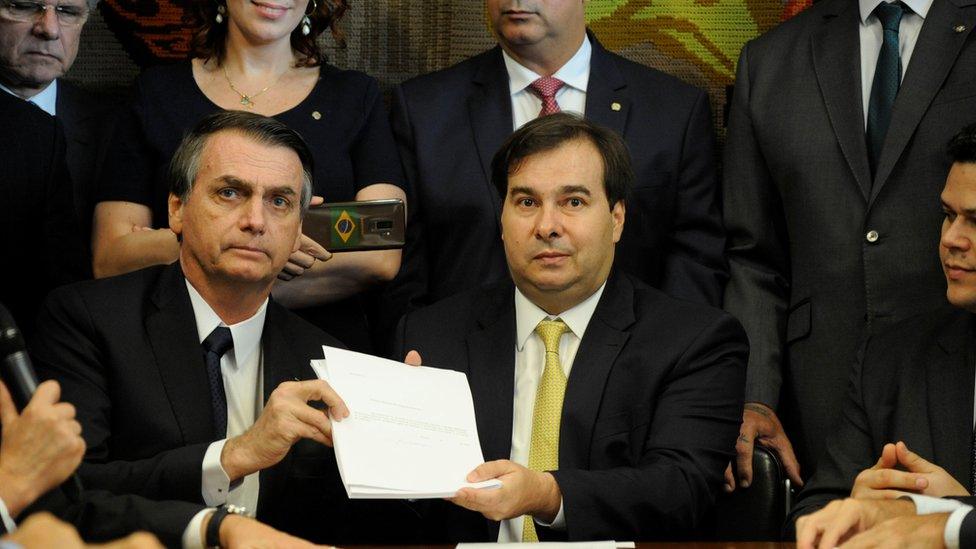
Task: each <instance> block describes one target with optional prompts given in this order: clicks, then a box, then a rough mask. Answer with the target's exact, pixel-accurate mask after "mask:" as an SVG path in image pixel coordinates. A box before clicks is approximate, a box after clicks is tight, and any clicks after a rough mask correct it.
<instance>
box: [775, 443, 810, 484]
mask: <svg viewBox="0 0 976 549" xmlns="http://www.w3.org/2000/svg"><path fill="white" fill-rule="evenodd" d="M769 446H771V447H772V448H773V450H775V451H776V455H777V456H779V461H780V463H782V464H783V470H784V471H786V476H787V477H789V479H790V482H792V483H793V484H794V485H795V486H798V487H800V486H803V477H801V476H800V462H799V460H797V459H796V454H795V453H793V445H792V444H790V439H788V438H786V436H785V435H784V436H780V437H776V438H775V439H773V440H772V441H770V444H769Z"/></svg>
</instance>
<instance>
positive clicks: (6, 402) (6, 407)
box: [0, 382, 20, 431]
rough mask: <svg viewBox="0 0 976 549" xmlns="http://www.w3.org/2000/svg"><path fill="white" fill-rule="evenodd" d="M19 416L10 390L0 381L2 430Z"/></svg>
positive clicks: (0, 422) (0, 423)
mask: <svg viewBox="0 0 976 549" xmlns="http://www.w3.org/2000/svg"><path fill="white" fill-rule="evenodd" d="M18 417H20V414H18V413H17V407H16V406H14V399H13V397H11V396H10V391H8V390H7V386H6V385H4V384H3V382H0V425H2V426H3V430H4V431H6V430H7V427H9V426H10V424H11V423H13V421H14V420H16V419H17V418H18Z"/></svg>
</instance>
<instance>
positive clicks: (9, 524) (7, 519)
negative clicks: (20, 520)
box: [0, 499, 17, 534]
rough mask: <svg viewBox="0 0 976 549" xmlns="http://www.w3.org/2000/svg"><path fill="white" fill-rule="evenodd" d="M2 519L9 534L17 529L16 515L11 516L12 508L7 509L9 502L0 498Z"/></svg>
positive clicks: (0, 516)
mask: <svg viewBox="0 0 976 549" xmlns="http://www.w3.org/2000/svg"><path fill="white" fill-rule="evenodd" d="M0 520H2V521H3V528H4V529H5V530H6V531H7V533H8V534H10V533H12V532H13V531H14V530H16V529H17V522H16V521H15V520H14V517H12V516H10V510H9V509H7V504H6V503H4V501H3V500H2V499H0Z"/></svg>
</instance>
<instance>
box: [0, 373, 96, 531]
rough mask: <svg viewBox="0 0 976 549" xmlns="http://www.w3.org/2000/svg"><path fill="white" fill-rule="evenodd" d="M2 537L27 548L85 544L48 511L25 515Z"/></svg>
mask: <svg viewBox="0 0 976 549" xmlns="http://www.w3.org/2000/svg"><path fill="white" fill-rule="evenodd" d="M38 389H39V387H38ZM4 437H6V434H5V435H4ZM3 539H4V541H12V542H14V543H18V544H20V545H22V546H23V547H25V548H27V549H32V548H35V547H37V548H42V547H58V548H64V549H78V548H81V547H84V546H85V543H84V542H83V541H81V536H79V535H78V531H77V530H75V528H74V526H71V525H70V524H68V523H66V522H62V521H60V520H58V519H56V518H54V515H52V514H51V513H48V512H41V513H34V514H33V515H31V516H29V517H27V520H25V521H24V522H23V523H21V524H20V525H19V526H18V527H17V531H16V532H13V533H11V534H8V535H6V536H4V537H3Z"/></svg>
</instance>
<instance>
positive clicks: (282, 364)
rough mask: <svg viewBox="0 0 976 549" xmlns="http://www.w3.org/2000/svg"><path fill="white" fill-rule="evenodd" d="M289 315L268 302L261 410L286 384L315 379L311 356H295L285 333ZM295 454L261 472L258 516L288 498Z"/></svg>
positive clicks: (263, 333) (264, 333)
mask: <svg viewBox="0 0 976 549" xmlns="http://www.w3.org/2000/svg"><path fill="white" fill-rule="evenodd" d="M287 314H288V313H287V311H285V310H284V309H283V308H282V306H281V305H278V304H277V303H275V302H274V301H273V300H272V301H269V302H268V313H267V315H266V316H265V318H264V330H263V331H262V332H261V353H262V354H261V356H262V371H263V372H262V384H263V385H264V388H263V391H262V392H263V394H264V402H263V403H262V409H263V407H264V404H266V403H267V402H268V399H269V398H270V397H271V392H272V391H274V390H275V388H276V387H278V385H281V384H282V383H284V382H285V381H295V380H306V379H315V373H314V372H313V371H312V367H311V365H310V364H309V360H310V359H311V357H308V356H300V355H299V354H298V353H296V346H295V345H294V343H293V342H292V341H290V340H289V338H288V337H287V335H286V334H285V332H284V329H285V326H288V319H287V318H286V315H287ZM292 454H293V452H288V453H287V454H285V457H284V459H282V460H281V462H279V463H278V464H277V465H275V466H274V467H270V468H268V469H264V470H263V471H261V473H260V475H261V476H260V479H261V493H260V496H259V498H258V513H260V515H259V516H264V514H265V513H264V512H265V509H264V508H263V506H262V503H263V502H266V501H283V499H285V498H287V496H285V495H283V494H282V493H281V491H282V490H283V489H284V487H285V484H286V482H285V480H286V479H287V478H288V476H289V472H290V471H291V462H292Z"/></svg>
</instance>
